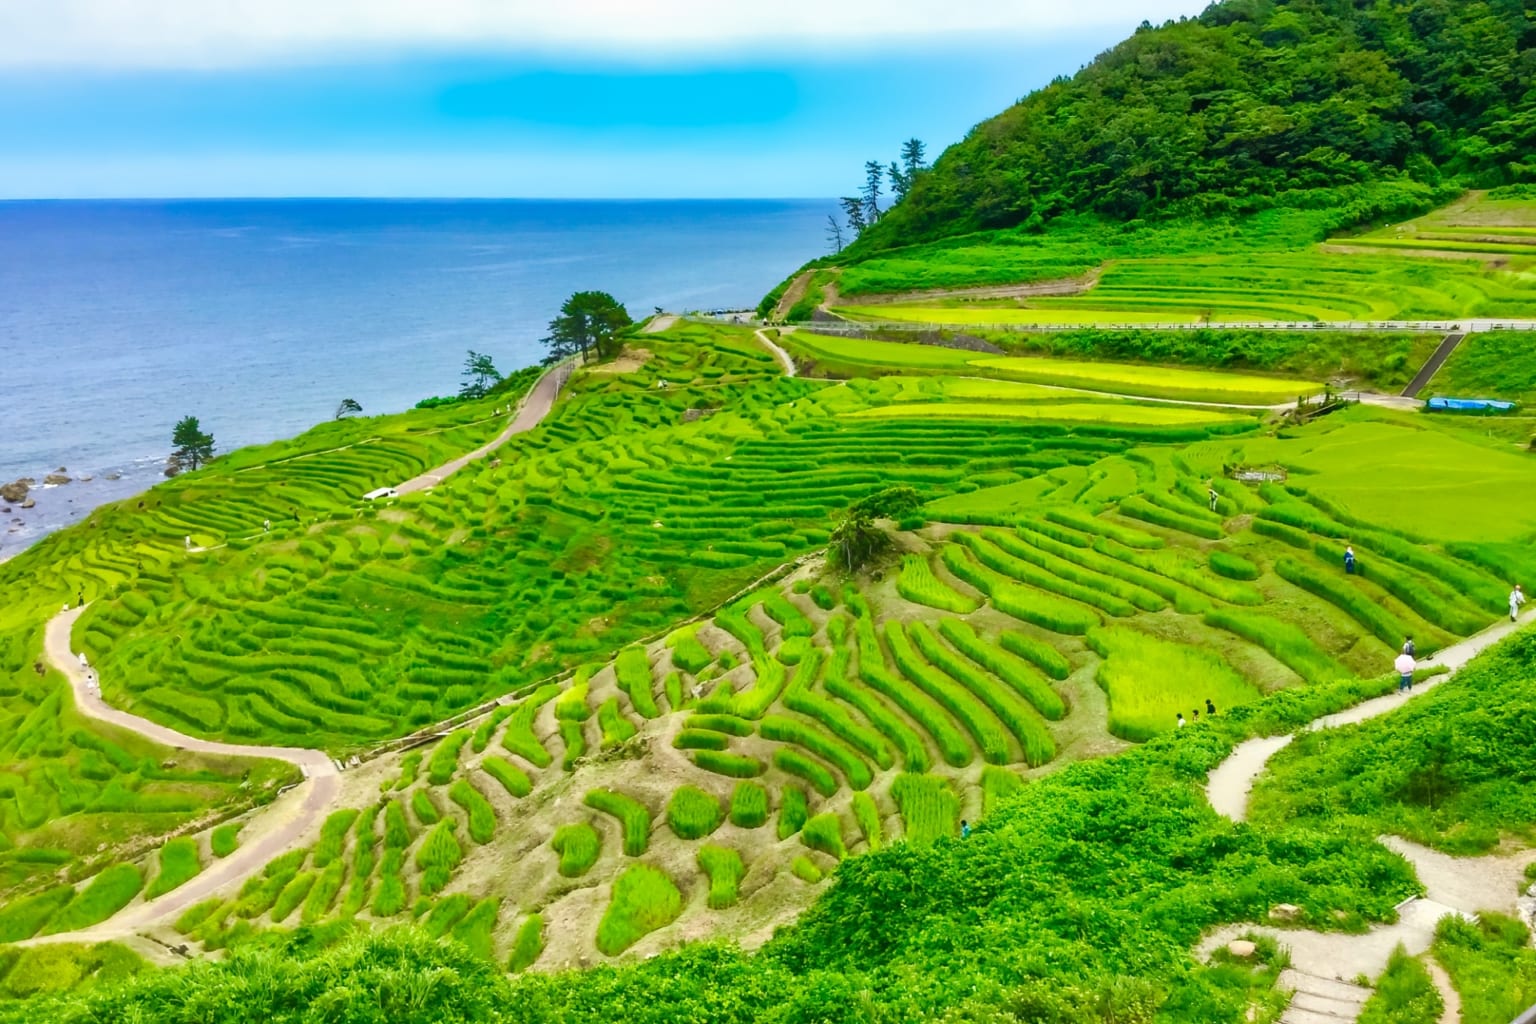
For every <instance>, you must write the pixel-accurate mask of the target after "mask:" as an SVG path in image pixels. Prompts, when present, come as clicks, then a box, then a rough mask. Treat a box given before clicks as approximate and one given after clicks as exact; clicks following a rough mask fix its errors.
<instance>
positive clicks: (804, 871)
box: [789, 854, 825, 885]
mask: <svg viewBox="0 0 1536 1024" xmlns="http://www.w3.org/2000/svg"><path fill="white" fill-rule="evenodd" d="M789 870H790V871H791V872H792V873H793V874H794V876H795V877H796V878H798V879H800V880H801V881H802V882H809V883H811V884H812V885H815V884H816V883H817V882H819V881H821V880H822V878H823V877H825V876H824V875H823V874H822V872H821V868H819V867H817V866H816V862H815V861H813V860H811V858H809V857H807V856H806V855H805V854H801V855H800V856H798V857H796V858H795V859H794V862H793V863H791V864H790V865H789Z"/></svg>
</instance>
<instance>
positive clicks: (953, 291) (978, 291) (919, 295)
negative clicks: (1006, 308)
mask: <svg viewBox="0 0 1536 1024" xmlns="http://www.w3.org/2000/svg"><path fill="white" fill-rule="evenodd" d="M1108 266H1109V264H1107V263H1105V264H1102V265H1100V266H1097V267H1094V268H1093V269H1092V270H1090V271H1088V273H1086V274H1081V275H1079V276H1078V277H1064V278H1058V279H1056V280H1053V281H1032V282H1030V283H1028V284H1002V285H981V286H978V287H974V288H927V289H923V290H921V291H911V292H893V293H889V294H884V295H854V296H849V297H847V299H846V301H848V302H850V303H852V304H853V305H857V306H886V305H894V304H896V303H901V304H910V303H914V302H929V301H932V300H934V299H1028V298H1035V297H1039V296H1046V295H1081V294H1082V293H1083V292H1086V291H1088V290H1089V289H1091V288H1093V287H1094V286H1095V285H1097V284H1098V283H1099V278H1100V277H1102V276H1104V271H1105V269H1106V268H1108ZM801 291H804V289H803V288H802V289H801ZM840 298H842V297H841V296H840ZM829 304H830V303H829ZM786 308H787V307H786Z"/></svg>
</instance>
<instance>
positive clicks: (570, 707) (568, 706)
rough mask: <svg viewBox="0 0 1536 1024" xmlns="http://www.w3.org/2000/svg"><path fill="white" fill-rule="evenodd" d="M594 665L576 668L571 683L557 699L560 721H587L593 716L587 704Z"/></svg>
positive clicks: (556, 713)
mask: <svg viewBox="0 0 1536 1024" xmlns="http://www.w3.org/2000/svg"><path fill="white" fill-rule="evenodd" d="M593 669H594V666H592V665H582V666H581V667H580V668H578V669H577V670H576V675H575V677H574V678H573V679H572V680H571V685H570V686H568V687H566V688H565V692H564V693H562V694H560V696H559V697H557V698H556V699H555V718H557V719H559V720H560V721H562V722H563V721H573V722H585V721H586V720H587V719H588V718H591V717H592V709H591V708H590V707H589V706H588V705H587V690H588V688H589V687H590V685H591V683H592V672H593Z"/></svg>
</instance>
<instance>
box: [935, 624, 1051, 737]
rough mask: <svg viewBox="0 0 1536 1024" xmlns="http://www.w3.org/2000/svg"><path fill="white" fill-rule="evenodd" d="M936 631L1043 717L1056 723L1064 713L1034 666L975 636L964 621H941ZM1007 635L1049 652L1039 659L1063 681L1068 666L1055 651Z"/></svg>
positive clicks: (1019, 635) (1021, 637) (1034, 641)
mask: <svg viewBox="0 0 1536 1024" xmlns="http://www.w3.org/2000/svg"><path fill="white" fill-rule="evenodd" d="M939 632H940V633H942V634H943V635H944V639H946V640H948V641H949V642H950V643H952V644H954V645H955V647H957V648H958V649H959V650H960V651H961V652H963V653H964V654H965V655H966V657H968V658H970V659H971V660H972V661H974V662H976V663H977V664H978V665H980V666H982V667H983V668H985V669H986V670H987V671H988V672H991V673H992V674H993V675H995V676H997V677H998V678H999V679H1001V680H1002V681H1003V682H1005V683H1007V684H1008V685H1009V686H1011V687H1013V688H1014V689H1015V690H1016V691H1018V693H1019V694H1020V695H1021V696H1023V697H1024V698H1025V699H1026V700H1028V701H1029V702H1030V703H1031V704H1033V705H1034V707H1035V710H1036V711H1038V712H1040V714H1042V715H1044V716H1045V717H1046V718H1049V719H1050V720H1051V721H1053V722H1054V721H1060V719H1061V718H1062V716H1063V715H1065V714H1066V713H1067V708H1066V703H1065V702H1064V701H1063V700H1062V699H1061V695H1060V694H1058V693H1057V692H1056V691H1055V690H1053V689H1052V688H1051V686H1050V684H1049V683H1047V682H1046V681H1045V680H1044V679H1041V678H1040V675H1039V673H1038V672H1037V671H1036V670H1035V668H1034V666H1032V665H1030V664H1029V663H1028V662H1026V661H1024V660H1023V659H1021V658H1018V657H1015V656H1014V655H1013V654H1010V653H1009V652H1008V651H1006V650H1003V649H1002V648H1000V647H998V646H996V645H995V644H992V643H990V642H988V641H987V640H986V639H984V638H983V637H981V636H979V635H978V634H977V633H976V631H975V630H973V629H972V628H971V625H970V623H968V622H966V621H965V620H964V619H944V620H943V621H941V622H940V623H939ZM1011 635H1012V636H1015V637H1018V638H1019V639H1021V640H1024V641H1026V644H1039V646H1040V647H1041V648H1042V649H1043V650H1044V651H1045V652H1049V653H1048V655H1043V656H1042V657H1043V660H1046V661H1048V662H1049V663H1050V664H1051V667H1052V673H1053V677H1054V678H1059V679H1065V678H1066V676H1067V674H1068V673H1069V672H1070V666H1068V665H1067V663H1066V659H1065V658H1063V657H1062V656H1061V655H1060V653H1058V652H1057V651H1056V649H1055V648H1053V647H1050V646H1049V645H1046V644H1041V643H1040V642H1039V641H1037V640H1034V638H1032V637H1026V636H1024V635H1023V634H1021V633H1014V634H1011ZM1037 653H1038V652H1037ZM1058 671H1059V672H1060V673H1061V675H1060V676H1055V675H1054V673H1055V672H1058Z"/></svg>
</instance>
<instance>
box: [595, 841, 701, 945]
mask: <svg viewBox="0 0 1536 1024" xmlns="http://www.w3.org/2000/svg"><path fill="white" fill-rule="evenodd" d="M682 909H683V897H682V894H681V893H679V892H678V891H677V886H676V885H674V884H673V882H672V879H671V878H668V877H667V874H666V872H664V871H662V870H660V869H659V868H654V867H652V866H651V865H649V864H631V865H630V866H629V867H627V868H625V869H624V870H623V872H622V873H620V875H619V877H618V878H616V879H615V880H614V883H613V899H612V900H611V901H610V902H609V904H608V909H607V911H605V912H604V914H603V919H602V921H601V922H599V923H598V926H597V948H598V950H599V951H601V952H602V953H603V954H604V955H605V956H618V955H619V954H620V953H622V952H624V950H626V949H628V948H629V947H630V946H633V945H634V944H635V943H636V942H639V941H640V940H641V939H642V938H644V937H645V936H646V935H648V934H650V933H651V932H653V931H655V930H656V929H658V928H664V927H666V926H667V925H669V924H671V923H672V922H673V921H674V920H676V919H677V915H678V914H680V913H681V912H682Z"/></svg>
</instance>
